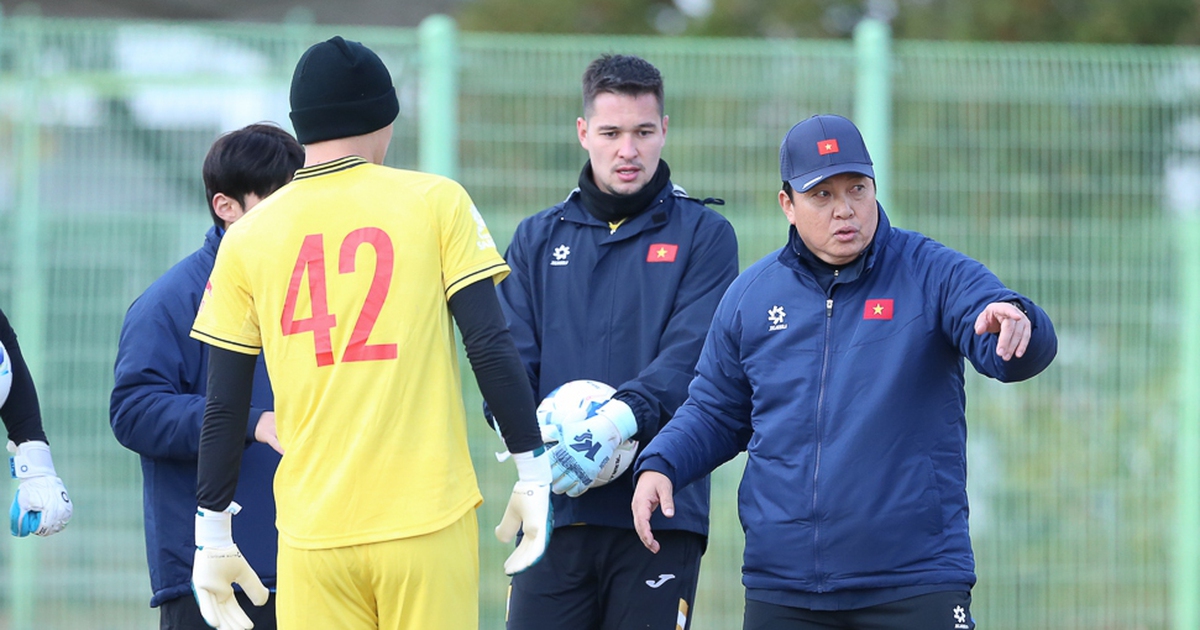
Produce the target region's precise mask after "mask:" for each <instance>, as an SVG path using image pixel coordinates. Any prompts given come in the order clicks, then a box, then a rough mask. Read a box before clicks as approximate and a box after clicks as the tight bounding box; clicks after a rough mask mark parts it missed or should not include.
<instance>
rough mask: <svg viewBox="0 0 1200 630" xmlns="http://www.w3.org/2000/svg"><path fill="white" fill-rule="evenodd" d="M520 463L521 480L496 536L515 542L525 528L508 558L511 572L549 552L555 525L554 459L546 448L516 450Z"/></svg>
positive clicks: (519, 474)
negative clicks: (552, 494)
mask: <svg viewBox="0 0 1200 630" xmlns="http://www.w3.org/2000/svg"><path fill="white" fill-rule="evenodd" d="M512 458H513V461H514V462H516V464H517V483H516V484H515V485H513V490H512V496H510V497H509V498H508V507H506V508H505V509H504V518H502V519H500V524H499V525H497V526H496V538H497V539H499V540H500V542H502V543H509V542H512V540H513V538H514V537H515V536H516V535H517V531H518V530H522V535H521V543H520V544H519V545H517V548H516V550H514V551H513V552H512V554H510V555H509V556H508V559H507V560H505V561H504V572H505V573H506V574H508V575H513V574H514V573H520V572H521V571H524V570H525V569H528V568H529V567H531V566H533V565H534V564H536V563H537V561H538V560H541V559H542V555H543V554H545V553H546V546H547V545H549V544H550V532H551V530H553V529H554V523H553V517H554V510H553V508H552V507H551V506H550V460H549V458H548V457H547V456H546V450H545V449H544V448H540V447H539V448H538V449H536V450H533V451H528V452H525V453H513V456H512Z"/></svg>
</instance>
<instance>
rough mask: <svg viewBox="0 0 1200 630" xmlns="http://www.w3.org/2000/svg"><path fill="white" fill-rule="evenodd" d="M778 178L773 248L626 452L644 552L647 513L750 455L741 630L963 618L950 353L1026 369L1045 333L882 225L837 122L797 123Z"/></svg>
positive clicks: (865, 168) (1020, 301) (1036, 320)
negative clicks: (658, 415)
mask: <svg viewBox="0 0 1200 630" xmlns="http://www.w3.org/2000/svg"><path fill="white" fill-rule="evenodd" d="M780 172H781V175H782V178H783V191H782V192H780V193H779V205H780V207H781V208H782V209H783V213H784V215H785V216H787V219H788V222H789V223H791V224H792V226H793V227H792V228H791V229H790V230H789V237H788V243H787V245H786V246H785V247H783V248H782V249H780V250H779V251H777V252H775V253H773V254H770V255H768V256H767V257H766V258H764V259H762V260H760V261H759V262H757V263H755V264H754V265H752V266H751V267H750V268H748V269H747V270H746V271H745V272H743V273H742V274H741V275H740V276H739V277H738V279H737V280H736V281H735V282H734V283H733V285H732V286H731V287H730V289H729V291H728V292H727V293H726V294H725V297H724V298H723V299H722V301H721V305H720V306H719V307H718V308H717V313H716V315H715V317H714V319H713V325H712V329H711V330H710V331H709V333H708V338H707V339H706V341H705V345H704V350H703V352H702V354H701V357H700V361H699V363H698V365H697V371H696V378H695V380H693V381H692V383H691V385H690V387H689V390H688V394H689V397H688V400H687V402H685V403H684V405H683V406H682V407H681V408H680V409H679V411H678V412H677V413H676V414H675V417H674V418H673V419H672V420H671V422H670V423H669V424H668V425H667V426H666V428H665V429H664V430H663V431H662V432H660V433H659V434H658V436H657V437H656V438H655V439H654V441H653V442H651V443H650V444H649V445H648V446H647V447H646V448H645V449H644V451H643V453H642V454H641V456H640V458H639V459H638V460H637V462H636V463H635V468H634V474H635V475H636V479H637V489H636V492H635V494H634V498H633V503H632V509H633V513H634V521H635V522H636V525H637V530H638V534H639V536H641V539H642V542H643V543H644V544H645V545H646V547H647V548H648V549H650V550H651V551H656V552H657V551H658V550H659V549H660V541H659V540H658V538H661V536H658V535H657V532H656V530H657V529H658V526H657V523H656V522H654V521H653V520H652V519H651V514H653V513H654V510H655V508H661V511H662V513H663V514H665V515H666V516H670V515H671V514H672V513H673V512H674V513H676V514H677V513H678V511H679V506H678V496H679V495H678V494H675V493H676V492H679V493H682V492H686V491H687V489H688V488H689V487H690V484H692V483H693V482H694V481H695V480H697V479H700V478H702V477H703V476H704V475H707V474H708V473H709V472H711V471H712V470H713V469H714V468H716V467H717V466H719V465H721V464H722V463H724V462H726V461H728V460H730V459H731V458H733V457H734V456H735V455H737V454H738V453H739V452H741V451H747V453H748V455H749V457H748V459H747V463H746V468H745V472H744V473H743V476H742V482H741V487H740V490H739V493H738V510H739V515H740V518H741V521H742V527H743V529H744V530H745V532H746V548H745V556H744V564H743V568H742V575H743V577H742V583H743V584H744V585H745V588H746V609H745V618H744V627H745V628H746V629H750V628H755V629H771V630H809V629H816V628H851V629H853V628H873V629H875V628H895V629H897V630H899V629H909V628H921V629H922V630H969V629H972V628H974V625H975V624H974V621H973V620H972V618H971V588H972V587H973V586H974V584H975V561H974V556H973V554H972V551H971V541H970V536H969V535H968V531H967V512H968V507H967V492H966V474H967V466H966V437H967V433H966V432H967V427H966V417H965V406H966V394H965V392H964V390H963V379H964V366H963V359H964V358H965V359H966V360H968V361H970V362H971V365H972V366H974V368H975V369H976V370H977V371H978V372H980V373H981V374H984V375H986V376H989V377H992V378H995V379H998V380H1000V381H1003V382H1012V381H1020V380H1024V379H1028V378H1031V377H1033V376H1035V375H1036V374H1038V373H1039V372H1041V371H1042V370H1043V369H1045V368H1046V366H1048V365H1049V364H1050V362H1051V360H1052V359H1053V358H1054V355H1055V353H1056V352H1057V348H1058V342H1057V339H1056V337H1055V334H1054V327H1053V325H1052V324H1051V322H1050V318H1049V317H1048V316H1047V315H1046V313H1045V312H1044V311H1043V310H1042V309H1041V308H1039V307H1038V306H1036V305H1035V304H1034V303H1033V302H1032V301H1031V300H1030V299H1029V298H1027V297H1024V296H1022V295H1020V294H1018V293H1016V292H1015V291H1012V290H1011V289H1008V288H1007V287H1005V286H1004V284H1003V283H1001V282H1000V280H999V279H997V278H996V276H995V275H993V274H992V273H991V272H990V271H989V270H988V269H987V268H986V267H984V266H983V265H982V264H980V263H979V262H977V261H975V260H972V259H971V258H969V257H967V256H965V255H963V254H961V253H959V252H956V251H954V250H952V249H950V248H948V247H945V246H943V245H941V244H940V243H937V242H935V241H933V240H932V239H929V238H927V237H925V236H923V235H921V234H918V233H916V232H910V231H906V230H901V229H898V228H894V227H892V226H891V224H890V223H889V222H888V219H887V215H886V214H884V212H883V209H882V208H881V207H880V206H879V204H878V203H877V201H876V199H875V181H874V170H873V167H872V163H871V158H870V155H869V154H868V152H867V148H866V146H865V145H864V143H863V140H862V136H861V135H860V134H859V131H858V129H857V128H856V127H855V126H854V124H853V123H852V122H850V121H849V120H846V119H845V118H842V117H840V116H829V115H823V116H815V117H812V118H809V119H807V120H804V121H802V122H800V123H798V124H797V125H795V126H794V127H793V128H792V129H791V130H790V131H789V132H788V133H787V135H786V137H785V138H784V140H783V144H782V147H781V150H780ZM662 546H663V547H665V545H662Z"/></svg>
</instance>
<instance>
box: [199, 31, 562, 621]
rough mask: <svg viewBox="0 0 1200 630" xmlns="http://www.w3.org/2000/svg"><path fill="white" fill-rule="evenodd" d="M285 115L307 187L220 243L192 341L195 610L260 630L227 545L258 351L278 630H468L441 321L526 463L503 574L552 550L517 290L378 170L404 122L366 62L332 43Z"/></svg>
mask: <svg viewBox="0 0 1200 630" xmlns="http://www.w3.org/2000/svg"><path fill="white" fill-rule="evenodd" d="M291 107H292V112H291V118H292V122H293V125H294V127H295V130H296V137H297V139H299V140H300V142H301V143H302V144H304V145H305V167H304V168H302V169H300V170H299V171H297V172H296V176H295V178H294V179H293V181H292V183H291V184H289V185H287V186H285V187H284V188H282V189H280V190H279V191H277V192H276V193H275V194H273V195H272V196H271V197H269V198H268V199H266V200H264V201H263V202H262V203H260V204H259V206H258V207H257V208H256V209H255V212H254V213H253V214H251V215H249V216H247V217H245V218H243V219H242V220H240V221H239V222H238V223H237V224H236V225H234V226H233V227H232V228H231V229H230V230H229V232H228V234H227V235H226V236H225V239H224V242H223V243H222V245H221V249H220V251H219V253H218V255H217V261H216V265H215V267H214V268H213V272H212V276H211V278H210V280H209V286H208V288H207V290H206V295H205V297H204V301H203V302H202V303H201V305H200V312H199V314H198V316H197V318H196V322H195V326H194V328H193V330H192V335H193V336H194V337H196V338H197V339H200V340H202V341H204V342H206V343H208V344H210V345H211V346H212V349H211V354H210V359H209V375H208V379H209V382H208V397H207V404H206V408H205V417H204V427H203V430H202V432H201V438H200V461H199V479H198V484H197V502H198V503H199V509H198V510H197V516H196V561H195V568H194V570H193V573H192V582H193V589H194V591H195V593H196V598H197V600H198V601H199V603H200V607H201V611H202V612H203V614H204V617H205V619H206V620H207V621H208V622H209V623H210V624H212V625H213V626H214V627H217V628H220V629H222V630H225V629H229V628H236V629H243V628H249V627H251V626H250V624H249V621H248V620H247V619H246V615H245V612H244V611H243V610H242V609H241V608H240V607H239V606H238V605H237V602H236V600H235V599H234V598H233V591H232V588H231V583H237V584H238V585H239V586H240V587H241V588H242V589H243V590H245V591H246V593H247V595H249V596H250V599H251V601H252V602H255V603H257V602H258V601H260V600H261V599H263V598H264V596H265V591H263V590H262V586H261V584H260V583H259V582H258V579H257V578H256V577H255V575H254V573H253V571H252V570H250V568H249V566H248V565H247V564H246V563H245V561H244V560H243V559H242V557H241V554H240V552H239V551H238V549H237V546H236V545H235V544H234V543H233V540H232V536H231V534H230V522H231V519H232V517H233V515H234V514H236V513H237V511H238V510H239V509H241V507H240V506H238V505H237V504H236V503H233V501H232V499H233V490H234V484H235V482H236V480H237V476H238V464H239V455H240V453H241V450H242V443H243V441H244V435H245V430H246V429H245V427H246V420H247V417H246V414H247V409H248V406H249V405H248V403H249V393H250V383H251V380H252V374H253V368H254V356H255V355H256V354H257V353H258V352H260V351H261V352H263V354H264V355H265V357H266V363H267V370H268V372H269V373H270V375H271V380H272V384H273V385H274V388H275V403H276V404H275V413H276V423H277V431H278V436H279V443H280V445H281V446H282V448H283V451H284V455H283V459H282V461H281V462H280V465H279V469H278V472H277V474H276V478H275V479H276V480H275V497H276V502H277V512H278V527H279V536H280V545H279V566H278V601H277V603H276V606H277V614H278V620H279V628H281V629H283V630H292V629H298V628H338V629H339V630H356V629H360V628H361V629H367V628H372V629H373V628H382V629H386V630H401V629H412V630H417V629H421V630H439V629H444V630H462V629H464V628H475V627H477V626H478V622H479V620H478V602H477V599H478V580H479V552H478V534H477V531H478V530H477V523H476V520H475V518H476V517H475V508H476V507H478V505H479V504H480V503H481V501H482V498H481V496H480V493H479V489H478V486H477V483H476V479H475V473H474V470H473V468H472V465H471V459H470V455H469V453H468V449H467V429H466V418H465V416H466V414H465V411H464V408H463V403H462V392H461V383H460V381H459V371H458V361H457V356H458V355H457V351H456V348H455V342H454V331H453V328H452V326H451V321H452V317H453V321H454V322H455V323H457V325H458V328H459V330H460V331H461V332H462V337H463V344H464V346H465V347H466V352H467V357H468V359H469V360H470V363H471V366H472V369H473V370H474V372H475V376H476V379H477V380H478V382H479V386H480V390H481V391H482V392H483V396H484V399H485V400H486V401H487V402H488V404H489V406H490V408H491V409H492V412H493V413H494V415H495V418H496V420H497V421H498V422H499V423H500V425H501V430H502V431H503V433H504V435H505V436H506V440H507V446H508V448H509V450H510V451H511V452H513V453H516V454H517V455H515V456H514V457H515V459H516V464H517V470H518V475H519V480H518V481H517V483H516V485H515V486H514V488H513V494H512V496H511V498H510V500H509V504H508V509H507V510H506V512H505V516H504V519H503V520H502V522H501V524H500V526H498V527H497V528H496V534H497V537H499V538H500V539H501V540H503V541H505V542H507V541H510V540H512V538H513V537H514V536H515V535H516V533H517V530H518V529H519V528H523V529H524V538H523V541H522V543H521V544H520V545H519V546H518V547H517V549H516V550H515V551H514V552H513V554H512V555H511V556H509V558H508V560H507V561H506V562H505V566H504V568H505V571H506V572H507V573H509V574H512V573H516V572H519V571H522V570H524V569H526V568H528V567H529V566H531V565H532V564H533V563H534V562H537V561H538V560H539V559H540V558H541V555H542V553H543V552H544V550H545V546H546V543H547V540H548V536H549V527H548V526H547V524H548V521H549V518H550V508H549V494H550V479H551V477H550V467H549V463H548V461H547V457H546V456H545V454H544V451H543V448H542V442H541V438H540V435H539V431H538V428H537V423H536V420H535V419H534V401H533V395H532V392H530V391H529V388H528V387H527V386H525V385H524V384H525V383H527V382H528V381H527V377H526V375H525V371H524V368H523V367H522V365H521V362H520V358H519V357H518V355H517V352H516V348H515V346H514V345H513V342H512V339H511V337H510V335H509V333H508V330H507V328H506V325H505V322H504V316H503V313H502V311H501V309H500V305H499V302H498V300H497V298H496V294H495V290H494V283H496V282H499V281H500V280H501V279H503V278H504V277H505V276H506V275H507V274H508V272H509V268H508V266H507V265H506V264H505V262H504V260H503V259H502V258H501V257H500V255H499V254H498V253H497V252H496V248H495V245H494V243H493V242H492V237H491V235H490V234H489V232H488V229H487V226H486V225H485V224H484V222H483V219H482V217H480V215H479V213H478V212H477V211H476V210H475V206H474V204H473V203H472V202H471V199H470V197H469V196H468V195H467V193H466V191H464V190H463V189H462V187H461V186H459V185H458V184H457V183H455V182H453V181H451V180H449V179H446V178H444V177H439V176H435V175H428V174H424V173H417V172H412V171H403V170H397V169H393V168H388V167H384V166H382V163H383V159H384V156H385V154H386V153H387V148H388V144H389V142H390V140H391V137H392V121H393V120H394V119H395V117H396V114H397V113H398V111H399V105H398V102H397V100H396V93H395V90H394V88H393V87H392V81H391V76H390V74H389V73H388V70H387V68H386V67H385V66H384V64H383V62H382V61H381V60H380V59H379V57H378V56H377V55H376V54H375V53H374V52H372V51H371V50H369V49H368V48H366V47H365V46H363V45H362V44H359V43H357V42H350V41H346V40H343V39H342V38H341V37H334V38H333V39H330V40H328V41H325V42H321V43H319V44H316V45H314V46H312V47H311V48H309V49H308V51H307V52H305V53H304V55H303V56H302V57H301V58H300V61H299V63H298V64H297V66H296V71H295V74H294V75H293V78H292V88H291ZM256 507H257V506H252V505H247V506H245V509H247V510H251V509H256ZM258 509H262V508H258Z"/></svg>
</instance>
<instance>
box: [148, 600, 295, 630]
mask: <svg viewBox="0 0 1200 630" xmlns="http://www.w3.org/2000/svg"><path fill="white" fill-rule="evenodd" d="M234 596H235V597H237V601H238V605H239V606H241V607H242V610H244V611H246V616H248V617H250V621H252V622H254V630H275V593H271V596H270V597H269V598H268V599H267V603H266V604H264V605H262V606H255V605H254V604H251V603H250V598H249V597H246V594H245V593H243V592H241V591H236V592H235V593H234ZM158 611H159V613H158V614H159V617H158V628H159V630H212V626H210V625H208V624H207V623H205V622H204V617H203V616H201V615H200V604H197V603H196V598H195V597H192V596H190V595H189V596H187V597H176V598H175V599H172V600H171V601H167V602H163V603H162V605H160V606H159V607H158Z"/></svg>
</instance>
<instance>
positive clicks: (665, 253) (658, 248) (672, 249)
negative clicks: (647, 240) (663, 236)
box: [646, 243, 679, 263]
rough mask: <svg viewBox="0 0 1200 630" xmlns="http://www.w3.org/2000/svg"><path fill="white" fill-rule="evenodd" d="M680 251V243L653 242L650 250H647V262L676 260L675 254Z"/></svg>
mask: <svg viewBox="0 0 1200 630" xmlns="http://www.w3.org/2000/svg"><path fill="white" fill-rule="evenodd" d="M678 253H679V246H678V245H671V244H670V243H653V244H651V245H650V249H649V251H647V252H646V262H648V263H654V262H675V255H676V254H678Z"/></svg>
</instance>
